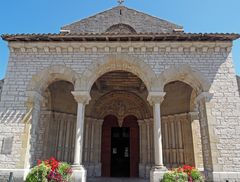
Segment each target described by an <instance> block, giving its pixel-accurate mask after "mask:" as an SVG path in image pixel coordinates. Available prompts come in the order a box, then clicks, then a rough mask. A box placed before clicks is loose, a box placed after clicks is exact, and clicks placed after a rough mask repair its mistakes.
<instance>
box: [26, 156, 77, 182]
mask: <svg viewBox="0 0 240 182" xmlns="http://www.w3.org/2000/svg"><path fill="white" fill-rule="evenodd" d="M37 163H38V165H37V166H35V167H34V168H33V169H32V170H31V171H30V173H29V174H28V176H27V178H26V182H69V181H70V179H71V176H72V169H71V166H70V165H69V164H67V163H64V162H59V161H57V160H56V159H55V158H54V157H51V158H50V159H48V160H44V161H41V160H38V162H37Z"/></svg>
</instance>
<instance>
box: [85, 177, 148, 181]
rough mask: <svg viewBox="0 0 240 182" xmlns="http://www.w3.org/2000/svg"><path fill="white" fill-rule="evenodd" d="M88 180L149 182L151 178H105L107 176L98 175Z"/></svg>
mask: <svg viewBox="0 0 240 182" xmlns="http://www.w3.org/2000/svg"><path fill="white" fill-rule="evenodd" d="M87 182H149V180H146V179H142V178H105V177H96V178H88V179H87Z"/></svg>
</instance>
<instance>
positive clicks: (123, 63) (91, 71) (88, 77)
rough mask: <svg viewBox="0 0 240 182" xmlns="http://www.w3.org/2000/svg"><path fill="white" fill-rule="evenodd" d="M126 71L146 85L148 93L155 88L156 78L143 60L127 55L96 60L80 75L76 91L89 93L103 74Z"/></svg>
mask: <svg viewBox="0 0 240 182" xmlns="http://www.w3.org/2000/svg"><path fill="white" fill-rule="evenodd" d="M116 70H121V71H127V72H131V73H133V74H135V75H136V76H138V77H139V78H140V79H141V80H142V81H143V82H144V84H145V85H146V87H147V89H148V91H150V90H154V89H156V88H157V86H158V85H157V84H156V83H157V76H156V74H155V73H154V71H153V70H152V68H151V67H150V66H149V65H148V64H146V63H145V62H144V61H143V60H141V59H139V58H136V57H133V56H127V55H111V56H107V57H104V58H103V59H102V60H96V61H95V62H94V63H93V64H92V65H90V66H89V67H88V69H87V70H86V71H85V72H84V73H83V74H82V75H81V79H80V83H78V86H77V87H78V89H80V90H87V91H90V89H91V87H92V85H93V83H94V82H95V81H96V80H97V79H98V78H99V77H100V76H102V75H103V74H105V73H107V72H111V71H116Z"/></svg>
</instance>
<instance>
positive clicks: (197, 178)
mask: <svg viewBox="0 0 240 182" xmlns="http://www.w3.org/2000/svg"><path fill="white" fill-rule="evenodd" d="M190 175H191V177H192V179H193V181H196V182H203V181H204V180H203V177H202V175H201V173H200V172H199V171H198V170H197V169H193V170H192V171H191V174H190Z"/></svg>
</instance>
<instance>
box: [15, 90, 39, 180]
mask: <svg viewBox="0 0 240 182" xmlns="http://www.w3.org/2000/svg"><path fill="white" fill-rule="evenodd" d="M26 94H27V96H28V100H27V102H26V104H25V105H26V107H27V114H26V115H25V117H24V118H23V122H24V123H25V128H24V134H23V136H22V137H23V141H22V149H21V154H22V156H21V159H20V163H19V166H18V167H23V168H24V169H30V167H31V165H32V164H33V163H34V161H35V160H36V159H35V157H34V155H35V149H36V146H35V145H36V140H37V133H36V130H37V126H38V121H39V117H40V109H41V102H42V100H43V97H42V95H41V94H39V93H38V92H37V91H28V92H27V93H26ZM27 173H28V170H25V172H24V179H25V177H26V176H27ZM15 177H16V179H17V178H18V176H15Z"/></svg>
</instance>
